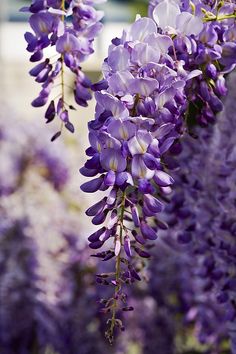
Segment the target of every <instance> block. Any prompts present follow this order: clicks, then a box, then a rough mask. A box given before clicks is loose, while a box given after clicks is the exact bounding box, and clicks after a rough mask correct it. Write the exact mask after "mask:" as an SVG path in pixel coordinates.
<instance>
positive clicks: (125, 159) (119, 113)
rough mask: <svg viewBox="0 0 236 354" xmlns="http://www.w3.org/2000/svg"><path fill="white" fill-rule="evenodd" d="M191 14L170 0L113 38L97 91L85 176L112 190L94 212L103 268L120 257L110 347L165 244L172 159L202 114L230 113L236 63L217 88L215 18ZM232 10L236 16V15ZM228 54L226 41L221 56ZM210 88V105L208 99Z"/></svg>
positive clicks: (90, 186)
mask: <svg viewBox="0 0 236 354" xmlns="http://www.w3.org/2000/svg"><path fill="white" fill-rule="evenodd" d="M190 5H191V4H190ZM185 8H186V9H188V7H187V4H184V5H182V7H180V6H179V4H178V3H176V2H173V1H167V0H163V1H160V2H158V4H157V5H156V6H155V7H154V10H153V19H151V18H140V17H137V18H136V21H135V22H134V24H132V25H131V27H130V28H129V29H128V30H125V31H124V32H123V35H122V37H121V38H115V39H113V41H112V44H111V46H110V47H109V52H108V57H107V58H106V59H105V61H104V64H103V74H104V79H103V80H102V81H100V82H99V83H98V84H97V85H94V86H93V88H94V90H95V91H96V94H95V98H96V101H97V106H96V114H95V119H94V120H93V121H91V122H90V123H89V140H90V148H89V149H87V151H86V153H87V155H88V156H89V159H88V160H87V162H86V163H85V165H84V167H83V168H82V169H81V173H82V174H83V175H84V176H87V177H95V176H96V175H99V176H98V177H96V178H94V179H92V180H91V181H90V182H86V183H84V184H83V185H82V186H81V189H82V190H83V191H85V192H88V193H94V192H96V191H98V190H100V191H106V190H108V192H107V194H106V196H105V197H104V198H103V199H102V200H101V201H99V202H98V203H96V204H95V205H93V206H92V207H91V208H89V209H88V210H87V215H88V216H91V217H93V219H92V223H93V224H94V225H101V224H103V223H104V222H105V226H102V227H100V228H99V230H98V231H97V232H95V233H93V234H92V235H91V236H90V237H89V241H90V247H91V248H92V249H99V248H100V247H103V246H104V244H106V245H107V247H108V248H107V249H105V250H102V251H100V252H99V253H97V254H96V256H97V257H99V258H101V259H102V260H103V261H107V260H109V259H111V258H115V271H114V272H112V273H109V274H103V275H102V276H99V277H98V282H99V283H101V284H104V285H108V284H111V285H112V286H113V287H114V288H115V289H114V296H113V297H111V298H110V299H108V300H107V301H106V302H105V306H104V307H105V308H104V311H105V312H111V314H112V315H111V319H110V320H109V321H108V323H109V329H108V331H107V332H106V335H107V337H108V339H109V340H110V341H112V340H113V332H114V329H115V327H119V328H120V329H123V324H122V323H121V321H120V319H119V318H117V312H118V311H119V310H122V309H123V311H129V310H132V306H129V305H126V296H125V293H124V291H123V284H125V283H133V282H134V281H135V280H140V275H139V274H138V272H137V271H138V268H137V266H136V259H137V257H138V256H140V257H142V258H149V257H150V251H149V249H150V241H154V240H156V239H157V237H158V230H159V229H166V228H167V227H168V226H167V224H166V223H165V222H163V221H162V220H161V218H159V217H158V215H157V214H158V213H160V212H161V211H162V210H163V206H164V204H165V199H166V197H165V195H166V196H168V194H169V193H170V192H171V185H172V184H173V183H174V180H173V178H172V177H171V176H170V174H169V171H168V166H167V165H166V164H165V163H164V160H163V157H164V155H165V154H166V152H167V151H169V150H170V149H172V146H173V144H174V142H175V141H176V140H177V139H179V138H180V137H181V136H182V135H183V133H184V132H186V131H189V130H191V125H192V124H194V122H195V121H196V120H199V119H200V118H199V114H200V113H199V109H201V111H202V112H204V113H203V115H204V117H205V116H206V115H207V116H210V117H212V120H213V117H214V116H215V114H216V113H217V112H218V111H220V110H221V109H222V102H221V100H220V97H221V96H222V95H224V94H225V92H226V88H225V84H224V77H223V74H224V73H225V72H229V71H231V70H232V69H233V68H234V60H235V59H234V57H233V56H230V58H231V57H232V63H231V62H230V65H229V66H228V65H227V64H225V65H224V64H223V62H222V64H219V65H222V68H224V70H225V71H223V69H222V70H221V71H220V74H218V73H217V72H216V76H215V77H214V79H215V80H216V83H217V84H215V81H214V90H213V88H212V86H211V85H213V84H212V80H213V79H212V80H210V79H209V80H210V81H209V80H208V79H206V78H205V66H206V67H207V68H208V72H212V70H213V67H214V64H213V63H214V61H215V60H216V58H215V57H211V56H209V55H204V56H203V58H204V59H203V63H200V62H197V61H196V57H197V56H198V55H199V53H200V51H201V50H200V49H201V38H202V37H201V36H202V33H204V31H206V30H208V25H207V24H205V22H206V18H208V17H206V18H203V17H202V16H199V15H198V13H197V12H196V14H195V13H194V14H193V13H191V12H192V11H191V9H192V7H191V6H190V10H189V11H190V12H185V11H183V9H185ZM228 11H229V14H231V13H232V11H234V8H231V7H230V8H229V9H228ZM215 20H216V18H214V19H212V21H213V23H214V25H215V22H214V21H215ZM217 23H218V22H217ZM231 26H232V24H231V22H230V23H227V24H226V25H224V31H225V30H226V27H227V29H231ZM222 45H224V44H222ZM205 47H207V45H206V44H205ZM219 48H221V47H220V45H218V44H217V45H216V46H215V50H219V51H220V49H219ZM206 50H207V49H206ZM221 53H223V51H222V52H221ZM223 56H224V55H223V54H222V55H221V56H220V58H223ZM220 58H219V59H220ZM217 59H218V58H217ZM196 64H197V65H196ZM208 64H209V65H208ZM210 65H211V66H210ZM209 85H210V86H209ZM203 86H206V90H207V92H208V93H209V99H208V97H207V96H206V94H201V90H200V88H201V87H203ZM217 87H218V91H217ZM201 97H202V98H201ZM203 97H204V99H203ZM199 99H200V100H201V102H200V103H199ZM195 105H196V107H197V108H196V111H195V112H192V110H193V109H192V108H193V107H195ZM209 119H210V118H209ZM192 120H193V122H192ZM153 217H154V218H153ZM111 240H112V241H113V243H112V242H111Z"/></svg>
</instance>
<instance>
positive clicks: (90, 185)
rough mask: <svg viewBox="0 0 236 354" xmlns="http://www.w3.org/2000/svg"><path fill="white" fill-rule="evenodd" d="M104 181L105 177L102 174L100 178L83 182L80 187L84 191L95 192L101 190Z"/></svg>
mask: <svg viewBox="0 0 236 354" xmlns="http://www.w3.org/2000/svg"><path fill="white" fill-rule="evenodd" d="M102 183H103V177H102V176H100V177H98V178H95V179H93V180H91V181H89V182H86V183H84V184H82V186H81V187H80V189H81V190H82V191H83V192H86V193H94V192H96V191H98V190H99V188H100V187H101V185H102Z"/></svg>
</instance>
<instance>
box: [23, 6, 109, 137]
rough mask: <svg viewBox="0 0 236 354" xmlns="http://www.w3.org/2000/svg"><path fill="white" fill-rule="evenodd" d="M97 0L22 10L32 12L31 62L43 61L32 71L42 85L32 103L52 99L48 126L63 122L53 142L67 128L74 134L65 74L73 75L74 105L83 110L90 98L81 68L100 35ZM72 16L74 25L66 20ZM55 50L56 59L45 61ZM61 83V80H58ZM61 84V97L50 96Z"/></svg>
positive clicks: (88, 85) (41, 102)
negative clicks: (49, 49)
mask: <svg viewBox="0 0 236 354" xmlns="http://www.w3.org/2000/svg"><path fill="white" fill-rule="evenodd" d="M104 1H105V0H104ZM96 4H97V1H89V2H88V1H86V0H83V1H79V2H77V1H74V0H70V1H65V0H60V1H50V0H45V1H41V0H39V1H33V2H32V4H31V5H30V6H29V7H24V8H23V9H22V11H27V12H30V13H31V16H30V18H29V23H30V26H31V28H32V30H33V33H31V32H26V33H25V39H26V41H27V44H28V45H27V50H28V51H29V52H30V53H31V57H30V61H31V62H38V61H39V62H40V63H39V64H36V66H35V67H34V68H33V69H31V70H30V75H31V76H33V77H35V81H36V82H38V83H40V84H41V85H42V89H41V91H40V93H39V96H38V97H37V98H35V99H34V100H33V102H32V105H33V106H34V107H41V106H44V105H46V104H47V103H48V102H49V99H50V98H51V101H50V103H49V105H48V108H47V110H46V113H45V118H46V123H50V122H51V121H52V120H53V119H54V118H55V117H56V116H57V117H58V118H59V119H60V120H61V127H60V130H59V132H57V133H56V134H55V135H54V136H53V137H52V141H54V140H55V139H56V138H57V137H59V136H60V135H61V134H60V132H61V130H62V127H63V126H65V128H66V129H67V130H69V131H70V132H72V133H73V132H74V126H73V124H72V123H71V122H70V120H69V113H68V111H69V110H70V109H72V110H73V109H75V108H74V107H73V105H72V104H70V103H68V102H67V100H66V97H65V96H66V94H65V88H66V82H65V71H66V70H67V68H68V69H69V70H70V71H71V72H72V73H73V75H74V78H75V80H74V86H73V89H74V90H73V93H74V99H75V102H76V103H77V104H78V105H80V106H83V107H86V106H87V101H88V100H90V99H91V97H92V96H91V93H90V86H91V82H90V80H89V79H88V78H87V77H86V76H85V74H84V73H83V71H82V69H81V63H82V62H83V61H85V60H86V59H87V58H88V56H90V55H91V54H92V53H93V41H94V38H95V37H96V36H97V35H98V33H99V31H100V29H101V27H102V24H101V22H100V20H101V19H102V17H103V13H102V12H101V11H97V10H95V8H94V5H96ZM70 16H72V22H70V21H67V19H68V18H69V17H70ZM49 46H51V47H52V46H54V47H55V52H56V54H57V55H56V56H57V59H55V56H53V58H46V59H45V56H44V50H45V48H48V47H49ZM58 80H59V81H58ZM57 85H60V89H61V92H60V95H59V98H56V99H54V98H53V96H51V92H52V89H53V88H54V87H55V86H57Z"/></svg>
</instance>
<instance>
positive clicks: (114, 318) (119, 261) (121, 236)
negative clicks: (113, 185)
mask: <svg viewBox="0 0 236 354" xmlns="http://www.w3.org/2000/svg"><path fill="white" fill-rule="evenodd" d="M125 198H126V194H125V191H124V192H123V194H122V200H121V212H120V235H119V237H120V243H121V245H122V243H123V229H124V225H123V223H124V213H125ZM120 272H121V251H120V252H119V254H118V256H117V257H116V287H115V295H116V294H117V293H118V292H119V290H120V284H119V282H120ZM117 302H118V301H117V299H115V298H114V302H113V307H112V317H111V327H110V335H111V341H112V337H113V332H114V328H115V323H116V312H117V308H118V306H117Z"/></svg>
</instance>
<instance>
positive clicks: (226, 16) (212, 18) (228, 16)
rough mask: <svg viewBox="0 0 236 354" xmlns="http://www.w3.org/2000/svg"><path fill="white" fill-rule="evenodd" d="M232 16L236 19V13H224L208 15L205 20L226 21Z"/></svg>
mask: <svg viewBox="0 0 236 354" xmlns="http://www.w3.org/2000/svg"><path fill="white" fill-rule="evenodd" d="M230 18H235V19H236V14H230V15H224V16H219V17H218V16H214V17H208V18H204V19H203V22H210V21H224V20H228V19H230Z"/></svg>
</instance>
